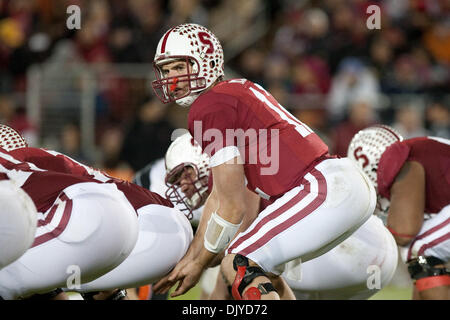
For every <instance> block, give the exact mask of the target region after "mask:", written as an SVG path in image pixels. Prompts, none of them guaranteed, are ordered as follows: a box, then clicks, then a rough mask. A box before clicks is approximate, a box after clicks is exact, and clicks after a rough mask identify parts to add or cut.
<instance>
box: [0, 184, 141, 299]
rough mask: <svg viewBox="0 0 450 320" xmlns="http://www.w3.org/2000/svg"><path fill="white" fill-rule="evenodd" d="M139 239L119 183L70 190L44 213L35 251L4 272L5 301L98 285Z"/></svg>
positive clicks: (0, 277)
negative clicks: (93, 282)
mask: <svg viewBox="0 0 450 320" xmlns="http://www.w3.org/2000/svg"><path fill="white" fill-rule="evenodd" d="M137 234H138V223H137V215H136V211H135V210H134V209H133V207H132V206H131V204H130V203H129V202H128V200H127V199H126V197H125V195H124V194H123V193H122V192H121V191H119V190H118V189H117V187H116V186H115V185H114V184H100V183H91V182H88V183H79V184H75V185H73V186H70V187H68V188H66V189H64V190H63V192H61V194H60V196H59V197H58V199H57V200H56V201H55V203H54V204H53V205H52V207H51V208H50V209H49V210H47V212H45V213H44V214H39V217H38V224H37V230H36V235H35V240H34V243H33V245H32V247H31V248H30V249H28V251H27V252H26V253H25V254H24V255H23V256H22V257H21V258H19V259H18V260H16V261H15V262H13V263H12V264H10V265H8V266H7V267H5V268H3V269H2V270H0V296H1V297H2V298H3V299H16V298H24V297H28V296H31V295H33V294H36V293H46V292H49V291H51V290H53V289H55V288H60V287H67V286H73V285H75V286H76V285H80V283H83V282H89V281H92V280H94V279H96V278H98V277H100V276H102V275H103V274H105V273H107V272H108V271H110V270H112V269H114V268H115V267H116V266H118V265H119V264H120V263H121V262H122V261H123V260H125V258H126V257H127V256H128V255H129V254H130V252H131V251H132V249H133V247H134V245H135V243H136V240H137Z"/></svg>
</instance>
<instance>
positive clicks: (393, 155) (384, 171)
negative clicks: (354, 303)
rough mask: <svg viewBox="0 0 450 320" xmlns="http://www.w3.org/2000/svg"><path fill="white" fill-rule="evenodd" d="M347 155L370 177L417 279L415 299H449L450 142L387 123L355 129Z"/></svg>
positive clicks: (403, 257)
mask: <svg viewBox="0 0 450 320" xmlns="http://www.w3.org/2000/svg"><path fill="white" fill-rule="evenodd" d="M348 157H350V158H352V159H354V160H355V161H356V162H357V163H358V164H359V165H360V166H361V168H362V169H363V170H364V172H365V173H366V174H367V175H368V176H369V177H370V179H371V180H372V182H373V183H374V185H375V187H376V190H377V193H378V198H379V199H378V208H379V209H378V211H379V212H380V214H381V215H383V216H384V219H385V220H386V224H387V227H388V229H389V230H390V231H391V233H392V234H393V235H394V238H395V240H396V242H397V244H398V245H399V247H400V252H401V257H402V260H403V261H404V262H405V263H407V264H408V271H409V273H410V275H411V278H412V279H413V280H414V281H415V288H414V289H415V290H414V291H415V292H414V298H416V299H450V273H449V270H448V267H447V268H446V264H448V262H449V259H450V223H449V222H450V141H449V140H446V139H442V138H436V137H420V138H413V139H408V140H403V138H402V137H401V136H400V135H399V134H398V133H397V132H396V131H395V130H394V129H393V128H391V127H388V126H382V125H380V126H373V127H370V128H367V129H364V130H361V131H360V132H358V133H357V134H356V135H355V136H354V137H353V139H352V141H351V142H350V145H349V148H348Z"/></svg>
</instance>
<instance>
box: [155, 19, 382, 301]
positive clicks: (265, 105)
mask: <svg viewBox="0 0 450 320" xmlns="http://www.w3.org/2000/svg"><path fill="white" fill-rule="evenodd" d="M154 67H155V73H156V78H157V79H156V80H155V81H154V82H153V88H154V90H155V93H156V94H157V96H158V97H159V98H160V99H161V100H162V101H163V102H165V103H167V102H170V101H175V102H177V103H178V104H180V105H182V106H190V111H189V116H188V128H189V131H190V133H191V135H192V136H193V137H194V139H195V140H196V141H197V142H198V143H199V144H200V146H201V147H202V150H203V151H204V152H205V153H207V154H208V155H209V156H210V157H211V159H210V166H211V168H212V169H211V171H212V177H213V180H214V185H213V189H212V192H211V194H210V195H209V197H208V200H207V202H206V204H205V209H204V211H203V214H202V219H201V221H200V225H199V229H198V230H197V233H196V235H195V237H194V240H193V242H192V244H191V246H190V248H189V251H188V253H187V254H186V256H185V257H184V258H183V260H182V261H181V262H180V263H179V264H178V265H177V266H176V267H175V269H174V270H173V271H172V272H171V273H170V274H169V275H168V276H166V277H165V278H164V279H162V280H161V281H160V282H158V283H157V285H156V286H155V290H159V291H161V292H165V291H167V290H169V288H170V287H171V286H172V285H174V284H175V283H176V282H179V284H178V287H177V289H176V290H175V291H174V293H173V294H172V295H173V296H177V295H180V294H182V293H184V292H186V291H187V290H188V289H190V288H192V287H193V286H194V285H195V284H196V283H197V281H198V279H199V277H200V275H201V274H202V272H203V270H204V269H205V268H206V267H207V266H208V265H209V263H210V262H211V261H212V260H213V259H214V258H215V257H216V256H217V255H218V254H219V253H220V252H222V251H223V250H225V249H226V256H225V258H224V259H223V260H222V263H221V272H222V275H223V276H224V278H225V279H226V280H227V282H228V284H229V285H230V286H231V287H232V293H233V297H234V298H235V299H279V298H280V295H283V291H282V290H283V288H275V287H274V284H275V286H276V283H277V280H278V279H279V278H280V277H279V276H280V274H281V273H282V272H283V271H284V269H285V264H286V263H287V262H289V261H291V260H293V259H296V258H301V259H302V261H307V260H310V259H313V258H315V257H317V256H320V255H322V254H324V253H325V252H327V251H329V250H330V249H332V248H333V247H335V246H336V245H338V244H339V243H341V242H342V241H344V240H345V239H346V238H347V237H348V236H350V235H351V234H352V233H353V232H354V231H355V230H356V229H358V228H359V227H360V226H361V225H362V224H364V222H366V221H367V220H368V219H369V217H370V216H371V215H372V213H373V211H374V209H375V204H376V194H375V190H374V189H373V186H372V185H371V183H370V181H369V180H367V177H365V175H364V174H363V173H362V171H361V170H360V169H359V168H357V166H356V165H355V164H354V163H353V162H352V161H351V160H350V159H346V158H344V159H337V158H335V157H332V156H330V155H329V154H328V148H327V146H326V145H325V143H324V142H323V141H322V140H321V139H320V138H319V137H318V136H317V135H316V134H315V133H314V132H313V131H312V130H311V129H310V128H309V127H308V126H306V125H305V124H303V123H301V122H300V121H298V120H297V119H296V118H295V117H293V116H292V115H291V114H290V113H289V112H288V111H287V110H286V109H284V108H283V107H282V106H281V105H280V104H279V103H278V102H277V101H276V100H275V99H274V98H273V97H272V96H271V95H270V93H268V92H267V91H265V90H264V89H263V88H262V87H260V86H259V85H257V84H254V83H252V82H251V81H248V80H246V79H233V80H229V81H224V80H223V76H224V71H223V70H224V59H223V51H222V48H221V45H220V42H219V41H218V40H217V38H216V37H215V36H214V35H213V34H212V33H211V32H210V31H209V30H208V29H206V28H204V27H202V26H199V25H196V24H184V25H179V26H176V27H174V28H171V29H170V30H169V31H167V32H166V33H165V34H164V36H163V37H162V38H161V40H160V42H159V44H158V47H157V52H156V55H155V59H154ZM246 188H248V189H250V190H251V191H253V192H255V193H256V194H258V195H259V196H260V197H262V198H264V199H266V200H268V201H269V202H270V205H269V206H267V207H266V209H264V210H263V211H262V212H260V213H259V215H258V216H257V217H256V218H255V219H254V220H253V222H252V223H251V225H250V226H249V227H248V228H246V229H245V230H244V231H242V232H240V233H237V230H238V229H239V227H240V225H241V223H242V220H243V217H244V216H245V215H246V211H247V207H246V202H247V201H246V192H245V189H246ZM232 239H233V241H231V240H232ZM271 279H276V280H271ZM277 289H279V291H278V292H277ZM288 295H290V296H292V292H290V293H288Z"/></svg>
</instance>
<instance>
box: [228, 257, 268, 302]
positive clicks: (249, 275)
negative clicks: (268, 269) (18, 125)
mask: <svg viewBox="0 0 450 320" xmlns="http://www.w3.org/2000/svg"><path fill="white" fill-rule="evenodd" d="M233 268H234V270H236V278H235V279H234V282H233V285H232V287H231V294H232V296H233V298H234V299H236V300H261V295H262V294H267V293H269V292H271V291H275V292H276V290H275V288H274V287H273V285H272V283H270V282H267V283H260V284H259V285H258V287H257V288H256V287H250V288H249V289H248V290H247V291H246V292H245V294H244V295H242V292H243V291H244V290H245V288H246V287H247V286H248V285H249V284H250V283H251V282H252V281H253V279H255V278H256V277H259V276H265V277H267V275H266V274H265V272H264V271H263V270H262V269H261V268H260V267H249V265H248V259H247V258H246V257H244V256H243V255H240V254H237V255H236V256H235V257H234V260H233Z"/></svg>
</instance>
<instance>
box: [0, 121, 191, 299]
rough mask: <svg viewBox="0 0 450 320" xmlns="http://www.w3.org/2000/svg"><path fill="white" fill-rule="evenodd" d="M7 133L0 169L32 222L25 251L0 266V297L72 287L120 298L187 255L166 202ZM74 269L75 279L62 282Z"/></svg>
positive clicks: (185, 226) (179, 221) (178, 218)
mask: <svg viewBox="0 0 450 320" xmlns="http://www.w3.org/2000/svg"><path fill="white" fill-rule="evenodd" d="M4 127H5V126H1V127H0V132H4V131H5V130H8V129H9V128H4ZM4 129H5V130H4ZM7 137H8V138H5V137H4V136H2V138H1V139H0V147H3V148H8V150H5V149H1V148H0V164H1V166H0V170H1V172H2V173H3V174H4V177H5V178H8V179H13V180H14V181H17V183H18V184H19V186H20V187H21V189H23V190H24V191H25V192H26V193H27V194H28V195H29V196H30V197H31V199H32V200H33V202H34V204H35V205H36V208H37V215H38V219H37V220H38V222H37V230H36V235H35V239H34V243H33V245H32V247H31V249H29V250H28V251H27V252H26V253H25V254H24V255H23V256H22V257H21V258H19V259H18V260H17V263H12V264H10V265H8V266H7V267H5V268H4V269H3V270H1V271H0V282H1V283H0V296H1V297H3V298H5V299H13V298H18V297H28V296H30V295H32V294H35V293H43V292H47V291H49V290H52V289H55V288H56V287H63V288H64V287H66V286H68V285H71V286H72V285H73V286H72V287H69V288H68V289H69V291H79V292H83V293H84V292H97V291H103V292H102V293H101V294H100V295H99V296H98V297H96V298H111V299H119V298H123V290H116V288H124V287H130V286H134V285H142V284H146V283H150V282H153V281H156V280H157V279H159V278H160V277H162V276H163V275H164V274H166V273H167V272H168V271H169V270H170V269H171V268H173V267H174V266H175V264H176V263H177V262H178V261H179V260H180V259H181V257H182V256H183V255H184V253H185V252H186V250H187V248H188V245H189V243H190V241H191V239H192V229H191V227H190V225H189V222H188V220H187V219H186V218H185V217H184V215H183V214H182V213H181V212H179V211H178V210H176V209H174V208H173V206H172V204H171V203H170V202H169V201H167V200H166V199H164V198H162V197H161V196H159V195H157V194H156V193H152V192H150V191H149V190H146V189H144V188H141V187H139V186H137V185H134V184H131V183H128V182H126V181H122V180H120V179H115V178H112V177H110V176H108V175H106V174H104V173H103V172H101V171H98V170H94V169H92V168H90V167H87V166H84V165H82V164H81V163H78V162H76V161H74V160H72V159H71V158H69V157H67V156H65V155H62V154H60V153H58V152H55V151H49V150H44V149H38V148H29V147H26V144H25V143H23V144H18V143H16V141H20V140H21V139H23V138H21V137H20V135H19V134H17V133H16V134H8V135H7ZM11 141H14V143H13V144H11ZM161 230H162V231H161ZM156 256H157V257H158V259H154V257H156ZM42 257H46V259H42ZM74 266H75V267H79V273H80V274H79V275H80V277H81V278H80V279H79V281H78V282H79V283H76V284H72V283H69V282H67V281H66V280H67V279H68V278H69V275H68V274H67V273H66V270H67V269H68V268H69V267H74ZM70 270H72V271H73V270H75V269H73V268H72V269H70ZM107 291H109V292H107Z"/></svg>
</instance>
